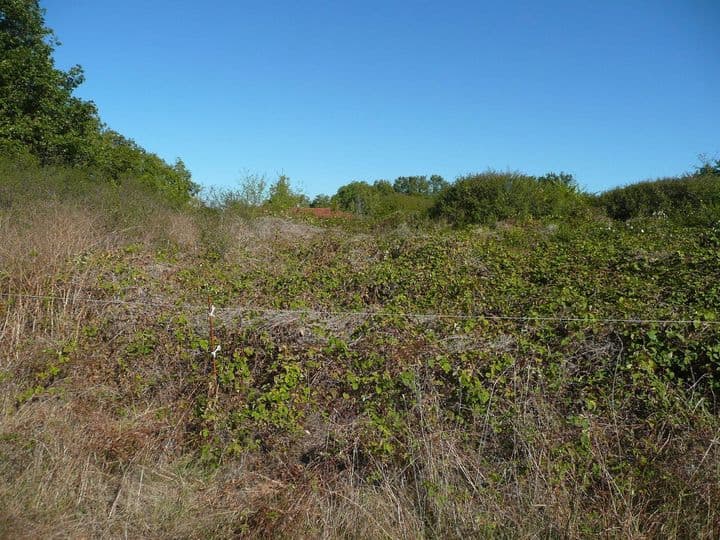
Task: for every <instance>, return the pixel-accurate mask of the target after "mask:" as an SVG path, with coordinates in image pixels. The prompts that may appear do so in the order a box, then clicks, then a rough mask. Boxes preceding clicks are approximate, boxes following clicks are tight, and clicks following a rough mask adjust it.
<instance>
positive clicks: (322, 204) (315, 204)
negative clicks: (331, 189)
mask: <svg viewBox="0 0 720 540" xmlns="http://www.w3.org/2000/svg"><path fill="white" fill-rule="evenodd" d="M310 206H311V207H312V208H329V207H331V206H332V198H331V197H330V195H325V194H323V193H321V194H320V195H316V196H315V198H314V199H313V200H312V202H311V203H310Z"/></svg>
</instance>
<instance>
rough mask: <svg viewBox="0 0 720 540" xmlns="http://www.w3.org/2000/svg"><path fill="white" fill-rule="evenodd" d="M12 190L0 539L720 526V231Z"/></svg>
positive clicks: (3, 306) (1, 324) (2, 281)
mask: <svg viewBox="0 0 720 540" xmlns="http://www.w3.org/2000/svg"><path fill="white" fill-rule="evenodd" d="M103 189H105V188H103ZM5 198H6V199H7V200H10V201H11V202H10V203H9V206H6V207H4V209H3V210H2V213H1V214H0V227H2V233H3V238H4V240H5V241H4V242H3V243H2V244H1V245H0V250H2V251H1V255H0V257H1V259H0V261H1V262H2V264H1V266H0V287H1V288H2V291H3V293H4V294H7V293H11V294H13V295H15V296H12V297H8V296H3V297H2V298H1V299H0V390H1V391H0V479H1V480H2V481H0V501H1V502H0V536H4V537H17V536H32V537H51V536H98V537H116V536H121V535H127V536H153V537H168V538H170V537H173V538H174V537H233V536H239V537H258V536H264V537H288V536H293V537H355V538H387V537H391V538H418V537H429V538H438V537H450V538H457V537H468V536H470V537H485V536H512V537H516V536H519V537H531V536H538V535H544V536H559V537H573V538H579V537H591V536H602V535H604V536H676V537H686V536H697V537H706V538H712V537H716V536H717V535H718V534H719V533H720V531H719V530H718V524H719V523H720V515H719V514H718V512H717V509H716V505H715V504H714V501H715V500H717V499H718V497H720V487H719V485H718V483H717V478H718V475H719V474H720V443H718V440H719V439H718V437H719V436H720V423H719V422H718V417H717V412H718V411H717V403H716V400H715V395H716V393H717V389H718V386H717V385H718V380H719V377H720V374H718V364H719V363H720V356H719V355H720V334H719V333H718V332H720V328H719V327H718V326H717V325H716V324H714V323H715V322H716V321H717V316H718V314H719V313H720V290H719V289H718V286H717V276H716V271H715V269H716V268H717V262H718V261H717V242H715V240H714V236H713V230H712V229H708V228H704V229H698V228H688V227H683V226H680V225H677V224H674V223H672V222H670V221H668V220H665V219H659V218H656V219H650V218H648V219H645V220H643V221H636V222H633V223H631V224H627V225H626V224H623V223H616V222H608V221H607V220H605V219H600V218H588V217H587V216H586V217H582V218H578V220H577V221H576V222H573V223H572V224H566V223H559V224H557V226H556V227H548V224H547V223H537V222H532V221H530V222H526V223H514V224H513V223H500V224H497V225H496V226H495V227H494V228H485V229H465V230H449V229H446V228H443V227H440V226H437V227H434V228H425V229H415V228H413V227H411V226H380V227H377V228H374V227H373V226H371V225H368V224H363V223H359V222H352V223H348V224H341V223H342V222H338V223H334V222H330V223H327V224H324V225H321V224H319V223H316V222H308V221H307V220H305V218H304V217H302V216H300V217H298V218H297V220H289V219H288V218H281V217H278V216H254V217H253V216H245V215H237V214H234V213H233V212H230V211H227V212H226V211H224V210H223V209H212V210H207V209H204V210H194V209H189V210H187V211H179V210H176V209H172V208H166V207H155V208H156V210H157V211H152V212H150V211H147V209H149V208H150V207H151V203H150V202H147V201H145V202H142V203H140V202H137V200H136V199H133V198H132V197H128V198H127V199H126V203H121V202H120V201H119V200H116V201H115V202H110V200H108V199H102V200H103V201H104V203H103V204H105V205H106V206H93V205H90V204H89V205H88V206H87V207H85V206H82V207H81V206H78V203H77V201H74V200H72V199H64V198H62V197H60V198H58V199H56V200H53V201H51V202H46V203H43V204H33V205H30V204H28V205H24V204H20V203H19V202H18V201H17V200H16V199H15V198H13V197H12V196H7V197H5ZM86 200H87V201H90V200H93V197H91V196H89V198H88V199H86ZM98 200H99V199H98ZM97 204H99V203H97ZM123 204H127V205H128V206H127V207H125V206H122V205H123ZM152 204H155V203H152ZM107 205H110V206H112V205H117V206H116V209H117V212H115V213H113V212H105V210H103V209H106V208H108V206H107ZM133 205H140V208H138V207H136V206H133ZM143 208H145V210H143ZM123 216H125V217H123ZM158 216H160V217H158ZM171 218H172V219H171ZM119 224H122V225H123V226H122V227H121V228H119ZM133 224H134V225H133ZM631 225H632V228H631ZM135 226H137V228H132V227H135ZM715 236H716V235H715ZM213 242H214V243H213ZM208 294H210V295H211V298H212V304H214V305H215V306H216V310H215V317H213V318H211V319H210V320H211V321H212V324H213V329H212V333H210V328H209V324H208V309H207V307H206V305H205V303H206V299H207V296H208ZM18 295H20V296H18ZM88 299H92V300H93V301H88ZM248 306H250V307H251V308H252V309H246V307H248ZM283 309H287V310H289V311H283ZM297 310H299V311H297ZM303 310H307V311H303ZM408 312H409V313H413V314H414V315H412V316H408V315H407V313H408ZM440 313H446V314H447V313H459V314H466V315H467V314H472V315H474V317H472V318H467V319H463V318H460V319H453V318H443V317H438V316H437V314H440ZM419 314H424V315H419ZM515 315H526V316H530V317H535V318H534V319H532V320H524V321H518V320H503V319H501V318H495V317H502V316H515ZM545 317H568V318H575V319H579V320H573V321H558V320H547V319H545ZM630 318H644V319H657V320H667V319H672V320H679V319H683V320H691V321H696V322H695V323H691V324H666V323H662V324H661V323H655V324H625V323H622V322H603V323H597V322H592V321H593V319H630ZM211 336H212V337H211ZM213 345H220V346H221V349H220V350H219V351H216V353H217V354H216V357H215V361H216V366H215V368H213V366H212V358H211V352H212V351H214V350H216V347H214V346H213ZM214 369H216V373H214ZM208 381H217V384H216V385H214V387H211V388H210V390H209V391H208ZM210 403H211V405H212V406H211V407H209V406H208V404H210Z"/></svg>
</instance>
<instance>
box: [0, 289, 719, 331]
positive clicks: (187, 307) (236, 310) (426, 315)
mask: <svg viewBox="0 0 720 540" xmlns="http://www.w3.org/2000/svg"><path fill="white" fill-rule="evenodd" d="M0 298H8V299H9V298H24V299H34V300H52V301H62V302H63V303H65V304H70V303H72V304H75V303H83V302H84V303H90V304H98V305H108V306H109V305H125V306H135V307H145V308H148V307H164V308H172V309H176V310H180V311H191V312H195V313H200V312H207V311H208V310H210V311H211V312H212V313H213V315H215V314H222V313H226V314H242V313H246V314H249V313H262V314H267V315H298V316H300V315H308V316H316V317H323V316H324V317H333V318H342V317H348V318H350V317H382V316H384V317H387V316H395V317H405V318H408V319H425V320H432V319H445V320H477V321H482V320H490V321H516V322H579V323H587V324H636V325H644V324H658V325H661V324H667V325H671V324H694V325H704V326H717V325H720V321H718V320H704V319H652V318H634V317H633V318H619V317H618V318H616V317H610V318H606V317H562V316H544V315H537V316H536V315H493V314H485V313H436V312H408V311H395V310H385V311H383V310H351V311H346V310H333V309H312V308H297V309H282V308H267V307H257V306H249V305H236V306H231V307H218V306H215V305H213V304H211V305H209V306H208V305H204V304H202V305H201V304H189V303H171V302H157V301H146V300H120V299H100V298H93V297H88V296H77V295H67V296H53V295H38V294H21V293H0Z"/></svg>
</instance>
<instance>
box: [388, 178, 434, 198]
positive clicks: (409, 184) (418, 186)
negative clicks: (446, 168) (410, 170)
mask: <svg viewBox="0 0 720 540" xmlns="http://www.w3.org/2000/svg"><path fill="white" fill-rule="evenodd" d="M393 189H395V191H396V192H397V193H404V194H405V195H429V194H430V182H428V179H427V176H400V177H398V178H397V179H396V180H395V182H394V183H393Z"/></svg>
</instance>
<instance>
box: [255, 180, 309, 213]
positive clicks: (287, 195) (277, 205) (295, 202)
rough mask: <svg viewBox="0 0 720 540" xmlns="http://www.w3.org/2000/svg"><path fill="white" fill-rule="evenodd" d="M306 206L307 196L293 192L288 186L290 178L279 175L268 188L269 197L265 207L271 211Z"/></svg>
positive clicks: (307, 202)
mask: <svg viewBox="0 0 720 540" xmlns="http://www.w3.org/2000/svg"><path fill="white" fill-rule="evenodd" d="M308 204H309V201H308V198H307V196H305V195H304V194H302V193H300V192H296V191H294V190H293V189H292V186H291V185H290V178H288V177H287V176H285V175H284V174H281V175H280V176H279V177H278V179H277V181H276V182H275V183H274V184H273V185H271V186H270V196H269V197H268V200H267V202H266V203H265V206H267V207H268V208H270V209H271V210H287V209H288V208H295V207H297V206H307V205H308Z"/></svg>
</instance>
